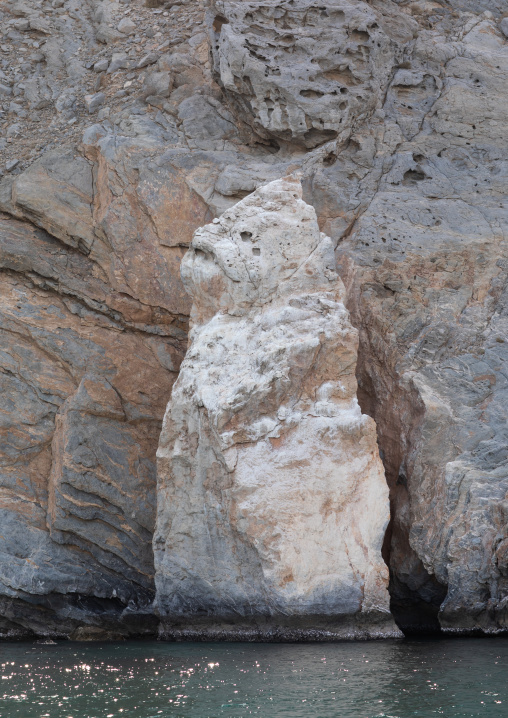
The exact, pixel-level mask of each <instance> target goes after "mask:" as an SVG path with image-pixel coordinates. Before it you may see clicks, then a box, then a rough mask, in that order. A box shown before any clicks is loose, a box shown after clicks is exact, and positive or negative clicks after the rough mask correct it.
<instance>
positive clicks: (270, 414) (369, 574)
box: [154, 178, 398, 639]
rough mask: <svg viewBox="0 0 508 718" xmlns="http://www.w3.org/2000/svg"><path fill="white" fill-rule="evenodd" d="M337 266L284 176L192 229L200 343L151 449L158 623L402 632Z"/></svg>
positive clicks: (378, 467) (380, 476)
mask: <svg viewBox="0 0 508 718" xmlns="http://www.w3.org/2000/svg"><path fill="white" fill-rule="evenodd" d="M334 264H335V261H334V255H333V246H332V243H331V240H330V239H329V238H328V237H325V236H324V235H323V234H321V233H320V231H319V227H318V224H317V219H316V214H315V212H314V210H313V209H312V208H311V207H310V206H309V205H307V204H305V203H304V202H303V201H302V199H301V186H300V183H299V182H298V181H297V180H294V179H290V178H288V179H284V180H277V181H274V182H271V183H270V184H268V185H266V186H265V187H263V188H261V189H259V190H257V191H256V192H254V193H253V194H252V195H250V196H249V197H248V198H246V199H245V200H243V201H242V202H239V203H238V204H237V205H235V207H234V208H233V209H231V210H228V211H227V212H225V213H224V214H223V215H222V216H221V217H220V219H219V220H216V221H215V223H213V224H209V225H207V226H206V227H203V228H202V229H200V230H198V231H197V232H196V233H195V235H194V238H193V240H192V243H191V246H190V249H189V252H188V253H187V254H186V256H185V257H184V260H183V262H182V278H183V280H184V285H185V287H186V288H187V291H188V292H189V294H190V295H191V296H192V298H193V306H192V311H191V318H192V329H191V332H190V344H189V348H188V351H187V355H186V357H185V359H184V362H183V364H182V366H181V370H180V374H179V377H178V380H177V382H176V384H175V385H174V387H173V392H172V396H171V401H170V403H169V405H168V408H167V411H166V416H165V419H164V424H163V429H162V433H161V439H160V444H159V450H158V454H157V456H158V511H157V526H156V532H155V537H154V547H155V566H156V586H157V602H156V605H157V611H158V613H159V615H160V617H161V619H162V626H161V631H162V635H163V636H171V637H173V636H181V635H183V636H187V637H190V636H193V635H197V636H200V637H203V636H220V637H222V638H225V637H235V638H242V637H246V636H255V637H258V638H268V639H269V638H289V639H293V638H305V637H326V638H333V637H340V636H348V637H355V636H359V637H365V636H383V635H385V636H391V635H397V633H398V632H397V630H396V628H395V625H394V624H393V621H392V618H391V615H390V613H389V598H388V591H387V584H388V570H387V567H386V565H385V563H384V562H383V559H382V557H381V546H382V543H383V538H384V534H385V531H386V527H387V525H388V519H389V510H388V487H387V485H386V481H385V479H384V472H383V467H382V464H381V460H380V458H379V454H378V448H377V444H376V432H375V426H374V423H373V421H372V419H370V418H369V417H367V416H365V415H363V414H362V413H361V411H360V407H359V406H358V402H357V399H356V379H355V367H356V351H357V332H356V331H355V330H354V329H353V327H352V326H351V324H350V322H349V316H348V312H347V310H346V309H345V307H344V305H343V303H342V300H343V296H344V289H343V285H342V282H341V281H340V279H339V278H338V276H337V274H336V273H335V271H334Z"/></svg>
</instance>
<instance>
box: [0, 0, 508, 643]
mask: <svg viewBox="0 0 508 718" xmlns="http://www.w3.org/2000/svg"><path fill="white" fill-rule="evenodd" d="M165 13H167V14H165ZM341 13H343V16H342V15H341ZM505 14H506V7H505V3H504V2H503V0H450V2H448V3H442V4H440V5H439V6H438V5H437V4H436V3H426V2H420V1H417V2H410V3H409V2H405V1H403V2H402V1H401V2H389V0H371V1H370V2H369V3H366V2H361V1H360V0H349V1H347V2H346V1H345V2H340V3H336V2H330V3H328V4H325V5H323V4H322V3H321V4H317V3H311V2H309V1H307V0H305V2H304V1H303V0H295V2H294V3H289V2H288V3H283V4H282V5H280V4H279V5H276V4H274V3H272V2H266V3H233V2H214V3H213V4H211V5H210V6H207V8H205V7H204V5H203V4H201V2H200V0H196V2H192V3H185V4H181V5H180V4H178V5H174V6H172V7H167V8H163V7H162V6H161V8H160V11H158V12H157V13H156V12H155V11H154V10H153V9H152V8H150V7H148V5H147V4H146V3H143V2H141V0H132V2H130V3H118V2H109V0H100V1H99V0H85V1H84V2H78V0H66V3H65V6H64V5H62V2H61V0H57V1H56V2H54V3H52V4H51V7H50V6H49V4H47V3H45V4H44V8H43V7H42V6H41V4H40V3H37V2H35V1H33V0H24V1H23V2H14V3H4V4H3V5H2V6H1V7H0V35H1V37H0V111H1V113H3V114H0V123H1V127H0V170H1V171H2V172H3V175H2V178H1V181H0V210H1V212H2V215H1V221H0V262H1V266H2V267H3V269H2V272H1V275H0V280H1V281H0V284H1V287H2V289H1V291H2V297H4V299H3V300H2V318H1V327H2V332H3V337H4V346H5V352H4V353H3V354H2V357H1V359H0V362H1V365H2V381H4V382H5V387H4V390H3V393H2V401H3V406H2V412H1V416H2V422H3V427H4V428H3V429H2V431H3V434H2V437H3V438H2V446H1V448H2V451H3V452H4V453H3V455H2V456H3V458H2V466H3V469H2V480H1V485H2V488H1V489H0V505H1V507H2V511H3V512H4V513H3V515H2V516H3V518H2V525H1V529H2V530H1V531H0V534H1V535H2V536H3V537H4V538H3V539H2V540H4V544H3V548H1V547H0V577H1V578H0V595H1V597H2V598H1V599H0V602H1V609H0V615H1V616H2V619H1V632H2V634H3V635H7V634H9V635H21V634H23V633H24V634H25V635H27V634H28V635H30V634H31V632H32V633H33V632H35V633H42V634H43V633H45V632H46V633H47V632H49V633H54V634H55V635H57V634H58V635H68V634H70V633H71V632H74V631H75V630H77V629H79V628H80V626H81V627H83V626H90V624H94V625H95V626H96V627H99V626H103V627H104V628H105V630H110V631H118V630H121V631H124V632H125V633H135V632H137V631H142V630H154V629H155V625H154V623H153V621H154V619H153V617H152V618H149V619H148V623H146V622H145V621H146V617H147V613H146V612H147V611H148V613H150V611H151V610H152V609H149V608H148V605H147V600H149V599H150V600H151V597H152V596H153V583H151V582H152V577H153V566H152V564H151V557H150V551H149V545H150V534H151V531H152V529H151V528H150V524H151V522H153V518H154V515H153V501H152V498H151V497H153V495H154V490H155V486H154V482H155V479H154V473H153V464H154V457H155V450H156V445H157V434H158V427H159V425H160V421H161V418H162V415H163V404H165V403H166V401H167V399H168V397H169V393H170V387H171V385H172V382H173V379H174V378H175V376H176V374H177V371H178V365H179V361H180V359H181V357H182V355H183V352H184V342H185V337H186V330H187V317H188V313H189V310H190V301H189V297H188V296H186V294H185V292H184V289H183V286H182V284H181V281H180V262H181V258H182V256H183V254H184V252H185V249H186V247H187V246H188V244H189V242H190V240H191V237H192V235H193V232H194V231H195V229H196V228H197V227H199V226H202V225H204V224H206V223H208V222H210V221H211V220H212V219H213V217H214V216H218V215H221V214H222V213H223V212H224V211H226V210H227V209H228V208H230V207H232V206H233V205H234V204H235V203H237V202H238V201H239V200H241V199H243V198H244V197H245V196H246V195H247V194H249V193H251V192H253V191H254V190H256V189H257V188H258V187H260V186H262V185H264V184H266V183H268V182H270V181H272V180H275V179H278V178H280V177H284V176H286V175H287V174H289V173H292V172H294V171H300V172H301V173H302V185H303V191H304V198H305V200H306V201H307V202H308V203H309V204H312V205H313V206H314V208H315V209H316V213H317V217H318V221H319V224H320V229H321V230H322V231H323V232H325V233H326V234H327V235H328V236H330V237H331V238H332V240H333V242H334V244H335V245H336V252H337V259H338V268H339V271H340V273H341V276H342V279H343V280H344V283H345V285H346V290H347V304H348V308H349V310H350V313H351V318H352V321H353V323H354V325H355V326H356V328H357V329H358V331H359V338H360V347H359V354H358V357H359V361H358V367H357V374H358V381H359V387H360V390H359V400H360V403H361V406H362V411H363V412H364V413H368V414H370V415H371V416H372V417H374V418H375V420H376V425H377V431H378V440H379V446H380V450H381V453H382V456H383V457H384V465H385V471H386V476H387V480H388V484H389V487H390V497H391V513H392V522H391V525H390V527H389V529H388V532H387V536H386V540H385V544H384V557H385V560H386V561H387V563H388V564H389V566H390V577H391V587H390V591H391V603H392V610H393V613H394V615H395V616H396V618H397V620H398V622H399V624H400V625H401V626H402V627H403V628H404V629H405V630H420V629H422V628H423V629H425V630H428V629H436V630H437V629H440V628H441V627H442V628H444V629H445V630H449V631H463V632H468V631H479V632H481V631H486V632H493V631H502V630H506V624H507V619H506V608H505V604H506V595H507V591H508V589H507V586H506V580H507V578H506V577H507V575H508V571H507V568H506V541H507V535H508V531H507V528H506V511H505V503H506V494H505V492H506V475H505V474H506V472H505V454H504V447H505V444H506V440H505V438H506V437H505V428H504V427H505V423H506V421H505V410H504V406H505V405H506V398H505V382H504V378H503V371H504V370H503V361H504V359H505V354H504V352H505V350H504V347H506V341H503V340H504V339H506V337H505V327H504V319H503V317H504V314H505V293H506V284H507V279H506V276H505V274H506V267H505V259H506V251H507V250H506V246H505V234H506V229H505V228H506V206H505V205H506V164H507V158H506V148H505V144H506V142H505V138H506V104H507V93H506V89H505V88H506V76H507V74H508V69H507V59H506V58H507V48H508V45H507V42H506V35H505V33H504V28H505V19H504V15H505ZM126 17H128V18H130V19H132V21H133V22H134V23H135V25H136V30H135V32H134V33H133V34H131V35H126V34H124V33H121V32H119V31H118V30H117V29H116V28H117V27H118V25H119V23H120V22H121V21H122V19H124V18H126ZM19 20H21V22H20V23H18V21H19ZM13 21H14V22H13ZM16 23H18V25H16ZM376 26H377V27H376ZM95 68H97V70H100V72H96V71H95ZM108 68H110V69H111V70H112V71H111V72H107V71H106V70H107V69H108ZM151 72H154V73H169V75H170V84H169V86H166V89H163V93H162V95H148V96H146V99H147V100H148V102H145V99H144V96H143V91H144V88H145V79H147V75H148V74H149V73H151ZM343 90H347V92H343ZM97 93H103V94H104V96H105V102H104V106H103V107H102V109H101V110H99V112H98V113H97V115H94V117H95V118H96V120H97V122H96V124H94V125H92V126H91V122H92V121H93V119H92V117H91V116H90V115H89V113H88V110H87V108H86V105H85V100H84V98H85V96H87V95H95V94H97ZM166 95H167V96H166ZM342 103H345V104H344V105H343V106H341V105H342ZM14 162H15V163H16V164H15V165H13V164H12V163H14ZM8 168H12V169H11V171H10V172H9V171H8ZM148 348H149V352H148ZM123 365H125V366H124V368H122V366H123ZM93 387H95V389H93ZM85 390H86V391H85ZM89 390H90V392H92V395H93V397H92V398H90V396H91V395H90V393H89ZM94 391H95V393H94ZM85 394H86V395H87V396H88V397H89V399H86V397H85ZM101 397H102V398H101ZM85 399H86V401H85ZM118 401H119V402H120V404H118ZM122 412H123V413H122ZM80 437H82V438H83V442H82V443H79V439H80ZM134 455H137V456H138V458H139V462H140V463H139V464H138V463H136V460H134V459H133V456H134ZM94 462H96V463H94ZM124 481H125V485H126V487H128V492H129V496H132V502H133V503H134V502H137V501H140V502H141V503H142V510H141V511H140V512H136V516H134V517H133V516H132V511H130V506H128V505H127V502H126V500H125V496H124V495H123V494H122V493H121V491H120V490H118V487H119V486H120V485H121V484H123V482H124ZM140 487H141V488H140ZM145 495H146V497H149V500H148V498H147V502H146V503H143V502H142V498H140V497H142V496H145ZM129 511H130V512H129ZM100 517H103V518H104V519H107V521H104V522H102V523H101V521H102V519H101V518H100ZM106 524H107V526H109V527H111V528H106ZM114 534H116V535H117V537H118V541H119V544H120V545H116V544H115V543H114ZM85 555H86V557H87V558H86V561H85V560H84V559H82V557H83V556H85ZM31 562H33V563H31ZM87 571H88V574H87ZM86 575H88V577H89V578H88V579H86V580H85V578H84V577H85V576H86ZM40 582H42V583H40ZM147 597H148V598H147ZM126 601H127V603H125V602H126ZM34 606H37V609H35V608H34ZM150 622H152V623H150ZM143 624H144V626H145V627H144V628H143ZM147 627H148V628H147ZM87 630H88V629H87ZM78 633H79V631H78ZM81 633H83V634H85V633H86V630H85V629H83V631H81ZM92 633H93V632H92ZM74 635H78V634H74ZM80 635H81V634H80Z"/></svg>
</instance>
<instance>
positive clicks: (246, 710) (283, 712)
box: [0, 638, 508, 718]
mask: <svg viewBox="0 0 508 718" xmlns="http://www.w3.org/2000/svg"><path fill="white" fill-rule="evenodd" d="M0 675H1V679H0V680H1V683H0V717H1V718H168V717H169V716H171V718H215V717H216V716H217V717H219V716H225V717H226V716H227V717H228V718H240V717H243V716H262V717H263V718H278V717H279V716H285V717H286V716H287V717H288V718H332V717H333V718H335V717H336V718H409V717H410V716H420V717H421V718H429V717H430V716H445V718H459V717H460V718H463V717H464V718H465V717H466V716H467V717H468V718H469V716H482V717H483V718H494V716H496V717H499V718H508V639H504V638H493V639H481V638H470V639H454V640H400V641H372V642H365V643H364V642H362V643H334V644H318V643H308V644H255V643H249V644H247V643H236V644H235V643H222V644H220V643H158V642H156V641H149V642H125V643H89V644H83V643H71V642H68V641H62V642H59V643H57V644H56V645H43V644H40V643H0Z"/></svg>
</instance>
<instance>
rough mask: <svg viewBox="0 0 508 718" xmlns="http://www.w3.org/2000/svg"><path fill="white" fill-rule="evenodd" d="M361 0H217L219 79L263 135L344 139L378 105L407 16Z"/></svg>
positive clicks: (398, 55)
mask: <svg viewBox="0 0 508 718" xmlns="http://www.w3.org/2000/svg"><path fill="white" fill-rule="evenodd" d="M387 9H388V11H389V10H390V9H391V10H392V14H388V13H387V14H383V13H382V12H379V11H377V10H376V9H373V8H372V7H370V6H369V5H368V4H367V3H366V2H362V1H361V0H354V1H353V2H341V3H340V4H336V3H330V4H325V5H323V6H319V7H318V6H317V5H316V4H315V3H314V2H312V1H310V2H309V1H304V2H298V3H297V4H295V3H294V2H292V1H291V0H288V1H287V2H282V3H279V2H263V3H249V2H223V1H221V0H219V1H218V2H216V3H215V5H214V12H215V15H214V16H213V17H212V16H211V20H210V22H211V27H210V35H211V47H212V54H213V58H214V65H215V70H216V73H217V76H218V79H219V81H220V83H221V85H222V86H223V87H224V89H225V90H226V91H227V93H228V95H229V96H230V97H231V98H232V99H233V100H234V101H235V102H236V104H237V105H238V106H239V107H240V110H241V113H242V119H244V120H245V121H246V122H248V123H249V124H251V125H252V126H253V128H254V129H255V130H256V132H258V133H259V134H261V135H262V136H265V137H278V138H281V139H284V140H287V141H290V142H291V141H293V142H296V143H299V144H303V145H304V146H305V147H309V148H312V147H315V146H317V145H319V144H322V143H323V142H326V141H327V140H330V139H335V138H337V137H340V138H341V139H345V138H347V137H348V135H349V133H350V132H351V128H352V126H353V125H354V124H355V123H356V122H357V120H358V119H359V118H362V119H363V120H366V119H367V118H368V117H369V115H371V114H372V113H373V112H374V110H375V109H376V108H377V107H378V106H381V104H382V101H383V98H384V95H385V92H386V89H387V86H388V82H389V79H390V76H391V73H392V68H393V67H394V65H395V64H396V63H397V62H399V61H400V60H401V59H402V56H403V51H404V47H405V45H406V43H409V42H410V40H412V37H413V30H414V29H415V24H414V22H411V20H410V18H408V17H405V16H400V15H398V16H397V15H396V14H395V12H394V10H395V6H393V5H392V4H391V3H387Z"/></svg>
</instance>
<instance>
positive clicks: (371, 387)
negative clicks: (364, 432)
mask: <svg viewBox="0 0 508 718" xmlns="http://www.w3.org/2000/svg"><path fill="white" fill-rule="evenodd" d="M362 335H363V336H362ZM362 338H363V342H362ZM372 356H373V355H372V352H371V350H370V347H369V346H367V341H366V337H365V333H364V332H362V331H360V346H359V350H358V364H357V380H358V402H359V404H360V408H361V410H362V412H363V413H364V414H367V415H368V416H370V417H372V418H373V419H374V421H375V422H376V427H377V436H378V446H379V454H380V457H381V460H382V461H383V465H384V469H385V476H386V481H387V484H388V489H389V496H390V521H389V523H388V526H387V529H386V534H385V539H384V543H383V548H382V555H383V559H384V561H385V563H386V564H387V566H388V569H389V574H390V582H389V589H388V590H389V593H390V610H391V612H392V615H393V618H394V620H395V622H396V624H397V626H398V627H399V628H400V630H401V631H402V632H403V633H404V635H405V636H417V635H420V636H423V635H427V636H428V635H439V634H440V633H441V626H440V623H439V618H438V614H439V609H440V606H441V604H442V602H443V600H444V599H445V597H446V593H447V587H446V586H443V585H442V584H440V583H439V582H438V581H437V579H436V578H435V576H433V575H432V574H430V573H429V572H428V571H427V570H426V568H425V566H424V565H423V563H422V561H421V560H420V558H419V557H418V556H417V554H416V552H415V551H414V550H413V548H412V547H411V545H410V541H409V529H410V515H411V474H410V470H408V469H407V468H406V466H407V463H408V459H407V457H408V456H409V455H410V454H411V448H412V447H411V436H412V435H414V433H415V430H414V429H413V431H411V430H409V431H408V430H407V426H406V427H405V429H406V430H405V431H403V427H402V423H403V422H404V418H405V417H407V416H410V417H411V419H412V420H413V422H414V424H415V425H417V424H418V413H419V412H418V410H417V408H416V407H415V402H414V399H413V397H408V396H405V395H404V392H403V390H402V389H401V388H400V387H399V386H397V383H396V382H395V381H392V377H386V376H382V366H380V364H379V360H378V359H376V360H374V361H372ZM373 377H374V378H373ZM380 390H381V391H382V395H383V396H382V398H381V397H380V396H379V394H380V393H381V391H380ZM394 394H397V396H396V397H395V396H394ZM401 406H405V409H406V410H402V411H401V410H400V409H401ZM403 436H404V437H405V440H403V439H402V437H403ZM407 437H409V441H408V438H407Z"/></svg>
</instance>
